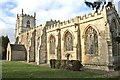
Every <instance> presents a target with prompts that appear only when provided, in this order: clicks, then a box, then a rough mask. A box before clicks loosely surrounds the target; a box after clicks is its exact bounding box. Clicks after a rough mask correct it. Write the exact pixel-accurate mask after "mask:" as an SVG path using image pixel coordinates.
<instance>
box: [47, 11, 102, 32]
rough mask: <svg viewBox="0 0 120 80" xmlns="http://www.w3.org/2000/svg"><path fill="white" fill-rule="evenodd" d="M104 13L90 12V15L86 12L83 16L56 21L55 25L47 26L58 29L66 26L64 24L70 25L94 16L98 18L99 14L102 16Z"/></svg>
mask: <svg viewBox="0 0 120 80" xmlns="http://www.w3.org/2000/svg"><path fill="white" fill-rule="evenodd" d="M101 14H102V13H101V12H100V13H94V14H92V13H89V14H88V15H86V14H84V15H83V16H76V17H75V18H72V19H70V20H67V21H63V22H60V21H56V22H55V23H54V24H53V25H50V26H47V30H51V29H57V28H60V27H64V26H69V25H74V24H75V23H80V22H81V21H85V20H88V19H92V18H96V17H98V16H100V15H101Z"/></svg>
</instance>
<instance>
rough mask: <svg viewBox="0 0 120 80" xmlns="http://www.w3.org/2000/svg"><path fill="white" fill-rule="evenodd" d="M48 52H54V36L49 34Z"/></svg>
mask: <svg viewBox="0 0 120 80" xmlns="http://www.w3.org/2000/svg"><path fill="white" fill-rule="evenodd" d="M49 50H50V54H55V37H54V36H53V35H51V36H50V47H49Z"/></svg>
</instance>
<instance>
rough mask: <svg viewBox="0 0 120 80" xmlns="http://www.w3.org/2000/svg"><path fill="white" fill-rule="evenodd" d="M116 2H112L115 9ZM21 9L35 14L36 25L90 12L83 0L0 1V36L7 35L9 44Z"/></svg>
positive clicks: (12, 39)
mask: <svg viewBox="0 0 120 80" xmlns="http://www.w3.org/2000/svg"><path fill="white" fill-rule="evenodd" d="M87 1H92V0H87ZM118 1H120V0H115V1H114V3H115V5H116V8H117V6H118ZM92 2H93V1H92ZM22 9H24V13H26V14H30V15H33V14H34V12H36V19H37V21H36V22H37V25H40V24H42V23H44V22H45V21H47V20H50V19H53V20H55V19H56V20H61V21H64V20H67V19H71V18H74V17H75V16H82V15H83V14H88V13H90V12H92V11H91V9H90V8H88V7H87V6H86V5H85V4H84V0H0V36H1V35H8V37H9V38H10V41H11V43H14V35H15V34H14V33H15V24H16V15H17V13H18V14H21V10H22Z"/></svg>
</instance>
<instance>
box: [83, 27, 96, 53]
mask: <svg viewBox="0 0 120 80" xmlns="http://www.w3.org/2000/svg"><path fill="white" fill-rule="evenodd" d="M85 45H86V53H87V54H97V53H98V36H97V32H96V31H95V29H93V28H92V27H89V28H88V29H87V31H86V34H85Z"/></svg>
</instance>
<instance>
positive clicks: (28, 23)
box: [27, 20, 30, 28]
mask: <svg viewBox="0 0 120 80" xmlns="http://www.w3.org/2000/svg"><path fill="white" fill-rule="evenodd" d="M27 27H28V28H29V27H30V21H29V20H28V21H27Z"/></svg>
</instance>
